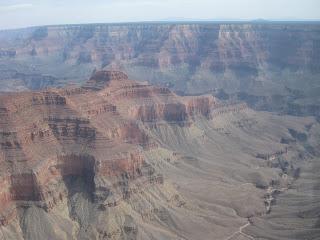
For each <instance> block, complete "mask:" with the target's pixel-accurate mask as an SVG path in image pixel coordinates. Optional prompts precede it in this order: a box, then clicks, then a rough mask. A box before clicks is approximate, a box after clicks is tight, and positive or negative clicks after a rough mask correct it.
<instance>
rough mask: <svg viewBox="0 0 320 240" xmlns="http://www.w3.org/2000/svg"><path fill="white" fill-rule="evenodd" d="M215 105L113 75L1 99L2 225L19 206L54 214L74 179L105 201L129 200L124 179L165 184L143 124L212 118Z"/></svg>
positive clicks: (98, 75)
mask: <svg viewBox="0 0 320 240" xmlns="http://www.w3.org/2000/svg"><path fill="white" fill-rule="evenodd" d="M216 105H217V103H216V100H215V98H214V97H212V96H202V97H179V96H177V95H175V94H174V93H172V92H170V91H169V90H168V89H167V88H160V87H154V86H150V85H147V84H142V83H138V82H134V81H130V80H128V77H127V76H126V75H125V74H123V73H120V72H108V71H103V72H97V73H95V74H94V75H93V76H92V78H91V79H90V80H89V81H88V83H87V84H86V85H85V86H84V87H82V88H72V89H71V88H69V89H51V90H48V91H44V92H24V93H19V94H8V95H1V96H0V116H1V118H0V165H1V168H0V186H1V188H0V214H2V215H4V217H2V218H0V224H5V223H7V222H8V221H9V219H10V216H14V208H15V207H16V205H21V204H22V205H25V204H33V203H37V204H38V205H39V206H42V207H44V208H45V209H46V210H50V208H51V207H53V206H54V205H55V204H56V203H57V202H58V201H61V200H62V199H63V198H64V197H65V195H66V191H67V190H66V187H63V182H64V179H65V178H66V177H68V176H79V177H82V178H84V179H85V181H86V182H87V183H88V184H90V186H91V188H92V193H93V195H94V196H95V199H96V201H101V202H104V201H106V199H107V198H108V194H109V192H112V191H120V192H121V191H122V194H123V197H128V194H129V193H128V191H127V190H124V189H123V186H122V185H123V184H122V185H121V184H120V185H119V184H118V183H119V179H124V178H125V179H128V180H130V181H134V179H136V178H141V177H145V178H147V179H149V180H147V182H150V183H151V182H159V183H161V182H163V178H162V176H157V175H154V172H153V171H152V169H151V170H150V169H149V168H150V166H148V165H147V164H146V163H145V161H144V158H143V155H142V153H141V149H142V148H143V147H148V148H149V147H156V144H155V143H154V142H153V141H152V139H150V137H149V136H147V134H146V133H145V132H144V131H143V130H142V128H140V126H141V125H142V124H143V123H144V122H152V123H154V124H157V122H158V121H166V122H169V123H171V124H175V123H179V124H181V123H184V122H187V121H192V118H193V117H194V116H196V115H202V116H204V117H207V118H209V117H211V113H212V111H213V110H214V109H215V106H216ZM102 179H107V181H101V180H102ZM121 181H122V180H121ZM104 182H114V184H111V185H108V186H106V185H105V183H104ZM124 184H127V183H124ZM7 209H13V210H12V211H10V212H9V213H8V212H7V211H6V210H7ZM1 219H2V220H1Z"/></svg>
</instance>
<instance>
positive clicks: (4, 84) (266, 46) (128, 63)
mask: <svg viewBox="0 0 320 240" xmlns="http://www.w3.org/2000/svg"><path fill="white" fill-rule="evenodd" d="M319 46H320V27H319V23H281V22H280V23H276V22H275V23H265V24H262V23H180V24H170V23H163V24H152V23H150V24H147V23H141V24H111V25H108V24H93V25H71V26H49V27H37V28H29V29H23V30H12V31H2V32H0V63H1V64H0V73H1V74H0V76H1V89H0V90H2V91H16V90H21V89H22V90H23V89H39V88H43V87H46V86H62V85H65V84H69V83H84V82H85V81H86V79H87V78H88V77H89V76H90V75H91V73H92V71H93V70H94V69H95V68H97V69H100V68H107V69H109V68H113V69H114V68H117V69H121V70H125V71H126V72H128V74H129V76H130V77H131V78H133V79H140V80H148V81H150V82H151V83H157V84H162V85H166V86H169V87H170V88H172V89H174V90H178V91H182V92H184V93H187V94H190V93H192V94H193V93H204V92H211V93H212V92H214V93H215V94H217V96H224V97H227V98H235V99H240V100H242V101H246V102H247V103H248V104H250V106H253V107H255V108H257V109H260V110H272V111H281V112H284V113H289V114H293V115H316V116H319V115H320V109H319V89H320V86H319V81H318V79H319V76H320V72H319V71H320V65H319V63H320V61H319V56H320V54H319V53H320V50H319V49H320V48H319Z"/></svg>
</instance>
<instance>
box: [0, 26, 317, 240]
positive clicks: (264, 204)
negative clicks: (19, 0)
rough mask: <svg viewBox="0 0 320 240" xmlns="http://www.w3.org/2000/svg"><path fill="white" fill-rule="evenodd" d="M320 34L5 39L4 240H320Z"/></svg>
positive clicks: (287, 30)
mask: <svg viewBox="0 0 320 240" xmlns="http://www.w3.org/2000/svg"><path fill="white" fill-rule="evenodd" d="M319 77H320V25H319V24H318V23H316V22H314V23H306V22H301V23H284V22H270V23H261V22H257V23H249V22H248V23H236V22H234V23H222V22H221V23H212V22H205V23H132V24H87V25H61V26H43V27H33V28H25V29H17V30H3V31H0V239H21V240H22V239H25V240H29V239H30V240H38V239H39V240H40V239H137V240H138V239H143V240H147V239H148V240H149V239H150V240H151V239H152V240H154V239H156V240H162V239H174V240H176V239H181V240H207V239H208V240H209V239H217V240H220V239H221V240H252V239H256V240H267V239H268V240H271V239H272V240H294V239H296V240H301V239H310V240H311V239H314V240H316V239H319V238H320V187H319V186H320V185H319V181H320V175H319V170H320V157H319V156H320V81H319Z"/></svg>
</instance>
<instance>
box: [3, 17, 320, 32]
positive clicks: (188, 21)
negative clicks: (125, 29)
mask: <svg viewBox="0 0 320 240" xmlns="http://www.w3.org/2000/svg"><path fill="white" fill-rule="evenodd" d="M193 23H197V24H201V23H216V24H217V23H233V24H237V23H251V24H268V23H288V24H290V23H296V24H299V23H300V24H303V23H317V24H320V19H199V20H198V19H181V20H180V19H177V20H175V19H172V20H170V19H168V20H146V21H123V22H122V21H119V22H92V23H90V22H83V23H58V24H46V25H29V26H24V27H13V28H3V29H0V31H14V30H23V29H32V28H41V27H59V26H81V25H130V24H193Z"/></svg>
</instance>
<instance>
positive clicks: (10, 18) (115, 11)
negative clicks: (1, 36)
mask: <svg viewBox="0 0 320 240" xmlns="http://www.w3.org/2000/svg"><path fill="white" fill-rule="evenodd" d="M255 19H266V20H319V19H320V0H0V29H10V28H20V27H27V26H39V25H55V24H78V23H115V22H140V21H165V20H255Z"/></svg>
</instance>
